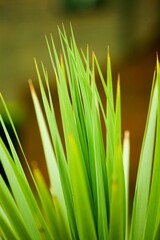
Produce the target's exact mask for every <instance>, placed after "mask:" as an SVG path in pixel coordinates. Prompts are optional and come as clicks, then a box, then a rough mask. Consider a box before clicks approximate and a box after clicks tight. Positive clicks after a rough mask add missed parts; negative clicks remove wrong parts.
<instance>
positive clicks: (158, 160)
mask: <svg viewBox="0 0 160 240" xmlns="http://www.w3.org/2000/svg"><path fill="white" fill-rule="evenodd" d="M156 82H157V83H158V116H157V131H156V146H155V156H154V166H153V174H152V183H151V190H150V198H149V205H148V212H147V221H146V226H145V234H144V239H153V238H154V236H155V233H156V229H158V225H159V222H160V215H159V214H160V212H159V209H160V191H157V186H158V185H159V180H160V147H159V146H160V67H159V62H158V59H157V80H156Z"/></svg>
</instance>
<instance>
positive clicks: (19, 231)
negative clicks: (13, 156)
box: [0, 176, 40, 240]
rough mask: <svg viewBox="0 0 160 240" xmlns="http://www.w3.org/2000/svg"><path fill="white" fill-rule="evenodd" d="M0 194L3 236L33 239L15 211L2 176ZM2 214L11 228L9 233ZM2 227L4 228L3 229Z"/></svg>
mask: <svg viewBox="0 0 160 240" xmlns="http://www.w3.org/2000/svg"><path fill="white" fill-rule="evenodd" d="M0 193H1V195H0V196H1V197H0V205H1V207H2V211H0V219H1V227H2V229H3V231H4V230H6V231H5V232H4V234H7V235H8V234H12V235H14V236H13V239H14V238H15V237H17V236H18V239H24V240H25V239H26V240H29V239H34V238H33V237H31V236H30V234H29V232H28V229H27V227H28V226H27V225H26V224H25V223H24V221H23V219H22V216H21V214H20V212H19V210H18V209H17V206H16V204H15V202H14V200H13V197H12V195H11V193H10V192H9V190H8V188H7V186H6V184H5V182H4V180H3V178H2V176H0ZM4 213H5V216H6V217H7V219H8V220H9V222H10V224H11V226H12V229H13V230H11V231H10V229H9V227H8V223H7V222H6V219H5V218H4ZM3 226H4V227H5V228H3ZM8 239H12V238H8ZM39 239H40V238H39Z"/></svg>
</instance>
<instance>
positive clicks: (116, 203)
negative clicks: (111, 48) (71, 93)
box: [109, 80, 126, 240]
mask: <svg viewBox="0 0 160 240" xmlns="http://www.w3.org/2000/svg"><path fill="white" fill-rule="evenodd" d="M114 135H115V136H114V139H115V142H114V149H115V150H114V151H115V152H114V163H113V175H112V189H111V203H110V204H111V205H110V229H109V239H110V240H112V239H113V240H114V239H119V240H120V239H122V240H123V239H125V226H126V223H125V211H126V204H125V200H126V197H125V180H124V169H123V159H122V144H121V102H120V83H119V80H118V83H117V99H116V114H115V130H114Z"/></svg>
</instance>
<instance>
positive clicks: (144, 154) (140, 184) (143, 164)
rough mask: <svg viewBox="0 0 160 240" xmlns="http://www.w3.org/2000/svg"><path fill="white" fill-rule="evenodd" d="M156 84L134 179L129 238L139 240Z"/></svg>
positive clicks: (147, 185)
mask: <svg viewBox="0 0 160 240" xmlns="http://www.w3.org/2000/svg"><path fill="white" fill-rule="evenodd" d="M157 104H158V86H157V82H156V83H155V84H153V88H152V93H151V98H150V105H149V111H148V117H147V123H146V128H145V133H144V138H143V143H142V150H141V155H140V163H139V167H138V175H137V180H136V189H135V196H134V203H133V213H132V221H131V239H133V240H134V239H136V240H141V239H142V237H143V234H144V227H145V222H146V217H147V207H148V198H149V189H150V180H151V170H152V158H153V150H154V141H155V127H156V119H157Z"/></svg>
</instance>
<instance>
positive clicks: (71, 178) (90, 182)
mask: <svg viewBox="0 0 160 240" xmlns="http://www.w3.org/2000/svg"><path fill="white" fill-rule="evenodd" d="M58 30H59V37H60V42H61V49H62V50H61V54H60V57H59V53H57V50H56V47H55V44H54V41H53V38H52V36H51V38H50V39H48V38H46V42H47V46H48V51H49V56H50V59H51V63H52V67H53V71H54V75H55V79H56V85H57V91H58V97H59V104H60V112H61V118H62V127H63V135H64V142H65V144H62V139H61V136H60V133H59V129H58V125H57V122H56V116H55V111H56V110H55V109H54V104H53V102H52V94H51V91H52V89H51V88H50V82H49V79H48V74H47V70H46V68H45V66H44V65H43V63H42V65H41V67H42V68H39V66H38V64H37V62H36V60H35V67H36V71H37V76H38V81H39V87H40V91H41V97H42V102H43V109H44V111H42V108H41V106H40V102H39V99H38V97H37V95H36V92H35V90H34V86H33V83H32V81H30V82H29V85H30V90H31V96H32V99H33V104H34V108H35V113H36V117H37V122H38V126H39V131H40V135H41V139H42V145H43V149H44V155H45V160H46V165H47V169H48V176H49V182H50V186H49V188H48V187H47V185H46V183H45V180H44V178H43V176H42V174H41V172H40V171H39V170H38V168H37V167H36V166H34V167H33V169H32V170H31V169H30V167H29V165H28V163H27V159H26V157H25V154H24V152H23V149H22V146H21V143H20V140H19V138H18V135H17V133H16V129H15V127H14V124H13V122H12V118H11V116H10V113H9V111H8V109H7V106H6V104H5V101H4V99H3V97H2V95H1V101H2V104H3V107H4V109H5V111H6V113H7V116H8V118H9V121H10V124H11V126H12V128H13V132H14V134H15V136H16V139H17V141H18V144H19V147H20V149H21V151H22V156H23V159H21V161H25V162H26V164H27V166H28V168H29V171H30V174H31V177H32V179H33V183H34V185H35V192H34V193H33V191H32V189H31V188H30V186H29V183H28V180H27V178H26V176H25V173H24V171H23V169H22V166H21V161H20V159H19V156H18V154H17V152H16V149H15V147H14V145H13V143H12V139H11V138H10V136H9V134H8V131H7V128H6V127H5V124H4V120H3V117H2V115H0V122H1V125H2V127H3V130H4V132H5V135H6V138H7V140H8V144H9V148H10V149H7V148H6V146H5V144H4V142H3V140H2V139H0V161H1V163H2V165H3V168H4V171H5V173H6V175H7V179H8V182H9V186H10V188H8V187H7V185H6V183H5V182H4V180H3V178H2V176H0V238H1V239H8V240H10V239H26V240H28V239H32V240H36V239H37V240H40V239H47V240H49V239H54V240H64V239H65V240H67V239H76V240H77V239H81V240H86V239H92V240H94V239H95V240H96V239H99V240H103V239H104V240H107V239H110V240H112V239H113V240H115V239H116V240H117V239H123V240H124V239H126V240H127V239H131V240H143V239H144V240H146V239H148V240H151V239H159V237H160V190H159V188H158V186H159V181H160V147H159V146H160V66H159V61H158V57H157V66H156V72H155V75H154V80H153V85H152V90H151V96H150V104H149V110H148V116H147V121H146V127H145V132H144V138H143V143H142V149H141V154H140V161H139V167H138V174H137V179H136V188H135V194H134V199H133V209H132V212H131V224H129V216H128V215H129V210H128V209H129V165H130V164H129V155H130V153H129V151H130V143H129V132H128V131H126V132H125V134H124V135H125V137H124V141H123V144H122V136H121V92H120V78H119V77H118V81H117V92H116V100H115V102H114V98H113V95H114V94H113V87H112V71H111V61H110V56H109V51H108V55H107V79H105V78H104V77H103V75H102V72H101V69H100V66H99V64H98V60H97V58H96V56H95V54H94V53H93V54H92V56H91V55H90V53H89V48H87V51H86V53H84V52H82V51H79V50H78V48H77V46H76V42H75V38H74V35H73V31H72V29H71V38H70V40H68V38H67V36H66V33H65V30H64V28H63V29H62V30H60V29H58ZM96 72H97V73H98V74H99V77H100V79H101V84H102V86H103V88H104V92H105V95H106V106H104V105H103V104H102V102H101V97H100V95H99V92H98V89H97V85H96V79H95V73H96ZM102 120H103V121H104V124H105V131H106V132H105V133H103V132H102V126H101V121H102ZM104 135H105V136H106V144H104V139H103V136H104ZM37 161H38V159H37Z"/></svg>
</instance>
